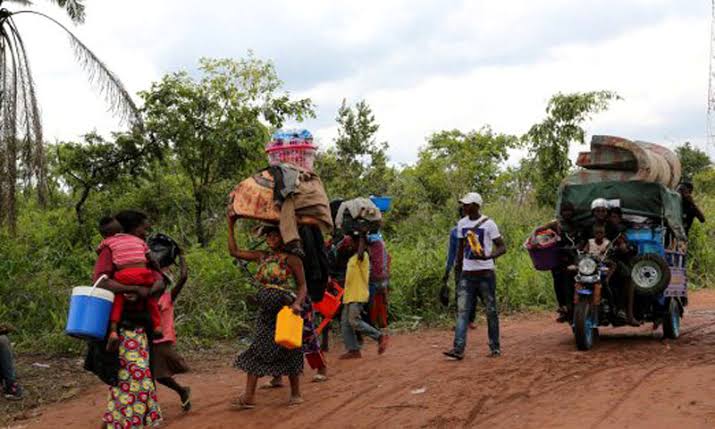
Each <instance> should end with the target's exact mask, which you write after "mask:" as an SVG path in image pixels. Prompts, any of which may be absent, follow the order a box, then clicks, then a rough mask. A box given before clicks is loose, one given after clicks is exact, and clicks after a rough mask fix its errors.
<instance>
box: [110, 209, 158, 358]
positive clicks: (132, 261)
mask: <svg viewBox="0 0 715 429" xmlns="http://www.w3.org/2000/svg"><path fill="white" fill-rule="evenodd" d="M99 230H100V233H101V234H102V237H103V238H104V240H103V241H102V243H100V245H99V247H98V248H97V252H98V253H100V252H101V251H102V249H103V248H105V247H108V248H109V249H110V250H111V252H112V263H113V264H114V265H115V266H116V267H117V271H116V273H115V274H114V280H116V281H117V282H119V283H122V284H126V285H137V286H145V287H147V288H154V287H156V288H160V287H162V286H163V280H162V279H161V276H157V274H156V273H155V272H154V271H152V270H151V269H150V259H149V246H147V244H146V243H145V242H144V241H142V240H141V239H140V238H139V237H136V236H134V235H131V234H124V233H123V232H121V231H122V230H121V226H120V223H119V222H118V221H117V219H115V218H112V217H105V218H102V220H100V225H99ZM131 299H132V298H130V297H128V296H126V295H125V294H116V295H115V296H114V303H113V304H112V313H111V315H110V327H109V337H108V340H107V347H108V348H109V349H110V350H113V349H115V348H116V347H117V346H118V345H119V334H118V332H117V328H118V323H119V321H120V320H121V316H122V311H123V310H124V305H125V302H126V301H130V300H131ZM141 304H143V305H145V306H146V309H147V311H148V312H149V316H150V317H151V322H152V326H153V334H154V338H161V337H162V336H163V334H162V330H161V315H160V313H159V304H158V300H157V299H156V298H154V297H151V296H150V297H148V298H146V299H145V300H144V302H143V303H141Z"/></svg>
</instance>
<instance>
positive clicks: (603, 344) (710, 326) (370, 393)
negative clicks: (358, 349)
mask: <svg viewBox="0 0 715 429" xmlns="http://www.w3.org/2000/svg"><path fill="white" fill-rule="evenodd" d="M691 303H692V305H691V307H690V308H689V310H688V312H687V314H686V318H685V319H684V324H683V335H682V337H681V338H680V339H679V340H677V341H668V340H661V339H660V337H661V334H660V332H659V331H658V332H655V333H654V332H652V331H651V330H650V326H648V327H642V328H638V329H636V328H621V329H619V330H612V329H605V330H602V337H601V341H600V343H599V344H597V346H596V347H595V349H594V350H592V351H590V352H586V353H583V352H578V351H576V350H575V347H574V344H573V339H572V336H571V334H570V332H569V331H568V330H567V328H566V326H564V325H557V324H555V323H554V322H553V321H552V320H551V315H550V314H548V315H547V314H539V315H530V316H520V317H512V318H508V319H506V320H503V321H502V322H503V323H502V338H503V339H502V341H503V343H502V344H503V353H504V354H503V356H502V357H501V358H500V359H496V360H494V359H489V358H487V357H486V356H485V355H486V344H485V343H486V333H485V328H484V327H483V326H480V327H479V328H478V329H477V330H476V331H472V332H471V333H470V338H469V340H470V343H469V346H468V351H467V355H466V358H465V360H464V361H462V362H448V361H445V360H443V359H442V356H441V351H442V350H443V349H445V348H447V347H448V346H449V345H450V343H451V339H452V332H449V331H422V332H418V333H414V334H407V335H400V336H396V337H394V338H393V341H392V344H391V345H392V347H391V349H390V350H388V352H387V353H386V354H385V355H383V356H377V353H376V351H375V347H374V345H373V344H370V345H369V346H368V347H367V348H366V350H365V352H364V356H365V357H364V358H363V359H362V360H360V361H347V362H343V361H337V360H335V359H334V357H335V356H336V354H337V352H333V353H331V354H330V355H329V356H330V358H332V359H331V363H332V366H331V371H332V374H331V375H332V377H331V379H330V380H329V381H328V382H327V383H325V384H311V383H306V384H305V385H304V389H303V395H304V397H305V399H306V402H305V404H304V405H302V406H300V407H298V408H287V407H286V406H285V404H286V401H287V399H288V392H287V391H286V390H285V389H283V390H271V391H260V392H259V396H258V397H257V399H258V403H259V407H258V408H256V409H255V410H250V411H233V410H231V409H230V407H229V403H230V401H231V400H232V399H233V398H234V397H235V396H236V395H237V394H238V393H239V392H240V391H241V390H242V386H243V382H244V376H243V374H241V373H239V372H237V371H235V370H233V369H231V368H230V367H229V363H230V362H228V361H226V362H225V363H222V364H220V365H216V364H213V365H208V366H206V367H205V368H204V369H201V370H200V371H198V372H196V373H194V374H191V375H187V376H185V377H183V379H182V380H183V381H185V382H187V383H189V384H190V385H191V386H192V389H193V392H194V410H193V411H192V412H191V413H189V414H187V415H182V414H181V412H180V409H179V405H178V400H177V398H176V397H175V396H174V395H173V393H172V392H169V391H167V390H166V389H164V388H163V387H162V388H161V389H160V392H159V394H160V396H159V399H160V401H161V403H162V408H163V410H164V415H165V419H166V420H165V422H166V424H165V426H164V427H168V428H172V429H182V428H192V429H195V428H234V427H242V428H254V427H255V428H283V427H284V428H288V427H290V428H300V427H325V428H332V427H346V428H366V427H390V428H395V427H399V428H421V427H425V428H432V427H437V428H441V427H443V428H455V427H488V428H546V427H549V428H561V427H563V428H575V427H578V428H593V429H595V428H607V427H618V428H641V427H642V428H673V427H682V428H713V427H715V348H714V346H715V291H705V292H699V293H697V294H694V295H693V296H691ZM306 381H307V380H306ZM420 392H423V393H420ZM105 395H106V389H105V387H104V386H100V385H97V386H95V387H92V388H91V389H89V390H88V391H87V392H86V393H84V394H82V395H81V396H80V397H78V398H76V399H73V400H70V401H68V402H64V403H61V404H58V405H56V406H53V407H50V408H46V409H42V410H40V411H41V413H42V414H41V415H40V417H38V418H37V419H35V420H34V421H26V422H23V423H21V424H18V425H16V426H15V427H23V428H62V427H68V428H85V427H86V428H94V427H97V426H98V423H97V422H98V421H99V418H100V415H101V411H102V407H103V403H104V398H105Z"/></svg>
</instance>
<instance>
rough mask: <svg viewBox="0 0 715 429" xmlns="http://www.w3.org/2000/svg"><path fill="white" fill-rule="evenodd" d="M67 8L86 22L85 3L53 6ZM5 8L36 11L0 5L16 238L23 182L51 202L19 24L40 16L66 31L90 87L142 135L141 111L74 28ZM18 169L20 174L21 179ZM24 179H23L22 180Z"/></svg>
mask: <svg viewBox="0 0 715 429" xmlns="http://www.w3.org/2000/svg"><path fill="white" fill-rule="evenodd" d="M49 1H51V2H52V3H55V4H56V5H57V6H59V7H61V8H63V9H64V10H65V12H66V13H67V14H68V15H69V17H70V18H71V20H72V22H73V23H75V24H81V23H83V22H84V18H85V6H84V4H83V1H84V0H49ZM3 3H15V4H18V5H20V6H24V7H29V6H32V5H33V4H32V2H31V1H29V0H0V225H1V224H2V223H3V222H4V223H7V225H8V227H9V229H10V232H11V234H14V233H15V230H16V223H17V220H16V218H17V207H16V195H15V189H16V187H17V183H18V180H23V181H24V183H25V184H26V185H30V184H34V185H35V186H36V187H37V192H38V200H39V202H40V204H41V205H44V204H45V203H46V199H47V171H46V157H45V153H44V141H43V137H42V122H41V118H40V108H39V104H38V99H37V91H36V89H35V82H34V80H33V77H32V71H31V69H30V62H29V59H28V56H27V52H26V50H25V44H24V42H23V39H22V35H21V33H20V31H18V27H17V25H16V24H15V18H16V17H20V16H22V15H27V16H39V17H41V18H43V19H45V20H48V21H50V22H51V23H53V24H55V25H56V26H58V27H59V28H60V30H62V31H64V33H65V34H66V35H67V36H68V37H69V40H70V43H71V45H72V47H73V48H74V53H75V57H76V60H77V61H78V62H79V63H80V65H81V66H82V68H83V69H84V70H85V71H86V72H87V73H88V74H89V78H90V82H91V83H92V84H93V86H94V87H96V88H97V89H98V90H99V91H100V93H102V94H103V95H104V96H105V99H106V101H107V102H108V103H109V105H110V107H111V109H110V110H111V111H112V112H113V113H115V114H116V115H118V116H119V117H120V118H121V120H122V121H123V122H128V123H129V124H130V125H131V126H134V127H139V128H140V129H141V127H142V122H141V117H140V115H139V111H138V109H137V107H136V105H135V104H134V102H133V101H132V98H131V97H130V95H129V93H128V92H127V90H126V89H125V88H124V85H122V82H121V81H120V80H119V78H118V77H117V76H116V75H115V74H114V73H112V71H111V70H109V68H107V66H106V65H105V64H104V63H103V62H102V61H101V60H100V59H99V58H98V57H97V56H96V55H95V54H94V52H92V51H91V50H90V49H89V48H88V47H87V46H86V45H85V44H84V43H82V41H81V40H79V39H78V38H77V36H75V35H74V34H73V33H72V31H70V29H69V28H67V27H66V26H65V25H63V24H62V23H60V22H59V21H57V20H56V19H54V18H52V17H50V16H48V15H46V14H44V13H41V12H38V11H35V10H19V11H10V10H7V9H5V8H3ZM18 166H20V173H21V174H18ZM18 176H20V177H18Z"/></svg>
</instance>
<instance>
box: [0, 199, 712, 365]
mask: <svg viewBox="0 0 715 429" xmlns="http://www.w3.org/2000/svg"><path fill="white" fill-rule="evenodd" d="M699 202H700V204H701V206H702V207H703V209H704V211H705V213H706V216H710V214H711V213H715V197H706V198H703V199H702V200H700V201H699ZM22 213H23V215H22V217H21V223H20V231H21V232H22V233H21V235H20V236H19V237H17V239H14V240H10V239H8V238H7V237H0V279H1V280H2V281H0V322H9V323H11V324H13V325H14V326H15V327H16V328H17V333H16V334H15V335H13V341H14V342H15V343H16V344H17V348H18V350H20V351H23V352H36V351H42V352H44V353H51V354H54V355H75V356H76V355H78V354H80V353H81V352H82V350H83V347H84V345H83V344H82V343H81V342H80V341H77V340H74V339H71V338H69V337H67V336H65V335H64V333H63V330H64V324H65V318H66V314H67V305H68V302H69V296H70V291H71V289H72V287H73V286H77V285H86V284H87V283H88V282H89V279H90V277H91V269H92V263H93V261H94V258H95V257H96V254H95V253H94V250H93V249H91V248H88V247H84V246H81V245H77V244H75V240H74V238H73V234H74V231H75V230H74V229H73V225H74V219H73V218H72V216H71V212H70V211H69V210H68V209H53V210H46V211H39V210H24V211H23V212H22ZM484 213H485V214H486V215H487V216H489V217H491V218H492V219H494V220H495V221H496V223H497V225H498V226H499V228H500V231H501V233H502V235H503V237H504V240H505V242H506V244H507V247H508V253H507V254H506V255H504V256H503V257H501V258H500V259H499V260H498V261H497V291H498V292H497V295H498V296H497V298H498V301H499V306H500V310H501V311H503V312H519V311H530V310H537V309H551V308H554V306H555V301H554V296H553V287H552V282H551V277H550V275H549V273H542V272H537V271H535V270H534V269H533V268H532V265H531V261H530V259H529V256H528V254H527V252H526V251H525V250H524V249H523V248H522V243H523V242H524V240H525V239H526V237H527V236H528V234H529V233H530V231H531V229H532V228H533V227H534V226H535V225H538V224H541V223H543V222H545V221H547V220H549V219H550V218H551V217H552V213H550V211H549V210H545V209H540V208H538V207H535V206H533V205H525V206H520V205H517V204H516V203H514V202H512V201H509V200H503V201H499V202H497V203H494V204H491V205H487V206H486V207H485V208H484ZM456 221H457V219H455V216H454V215H453V210H447V209H445V210H441V211H428V210H426V209H421V211H418V212H415V213H413V214H412V215H411V216H409V217H407V218H404V219H402V220H400V222H399V223H393V224H392V225H390V228H388V230H387V236H386V239H387V243H388V249H389V251H390V253H391V255H392V261H393V263H392V278H391V289H390V293H391V295H390V318H391V321H392V323H393V325H394V326H396V327H400V328H406V329H410V328H414V327H418V326H424V325H442V324H444V323H447V322H450V321H451V317H452V314H453V313H452V311H451V310H448V309H445V308H444V307H442V306H441V304H440V303H439V301H438V297H437V295H438V291H439V289H440V287H441V286H442V283H441V278H442V275H443V274H444V266H445V257H446V253H447V242H448V235H449V231H450V229H451V228H452V226H453V225H454V224H455V223H456ZM157 229H158V230H162V228H161V225H158V226H157ZM713 238H715V226H713V225H712V224H711V223H706V224H704V225H699V224H696V225H695V226H694V227H693V230H692V231H691V244H690V261H689V278H690V284H691V287H694V288H702V287H708V286H710V285H711V284H713V280H715V249H714V248H713V247H712V246H711V245H710V243H712V241H713ZM95 240H96V241H97V242H98V240H99V237H95ZM243 240H244V241H243V243H246V241H245V237H244V238H243ZM187 260H188V264H189V267H190V268H189V269H190V279H189V282H188V284H187V286H186V288H185V290H184V292H183V293H182V295H181V297H180V299H179V301H178V303H177V308H176V315H177V318H176V327H177V330H178V333H179V336H180V337H181V338H182V341H184V342H185V343H186V344H190V345H192V346H196V347H207V346H209V345H211V344H213V343H214V342H215V341H219V340H235V339H237V338H240V337H241V336H245V335H246V334H247V333H249V332H250V330H251V327H252V324H253V322H252V320H253V315H254V314H255V307H254V306H253V304H252V303H251V296H252V294H253V291H254V286H252V285H251V283H250V282H249V281H248V278H247V277H246V275H245V274H244V273H243V271H242V270H240V269H239V268H238V267H237V266H236V265H234V263H233V261H232V260H231V258H229V257H228V254H227V251H226V236H225V232H224V233H219V234H218V235H217V236H216V237H215V238H214V240H213V241H212V242H211V244H210V246H209V247H207V248H199V247H192V248H189V249H187ZM451 285H453V282H452V281H450V286H451ZM451 296H453V295H451Z"/></svg>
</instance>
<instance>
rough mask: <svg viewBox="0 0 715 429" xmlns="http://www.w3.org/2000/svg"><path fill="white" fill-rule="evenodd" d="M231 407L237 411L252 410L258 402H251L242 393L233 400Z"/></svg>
mask: <svg viewBox="0 0 715 429" xmlns="http://www.w3.org/2000/svg"><path fill="white" fill-rule="evenodd" d="M231 407H232V408H233V409H234V410H237V411H241V410H252V409H254V408H256V404H249V403H248V402H246V400H245V399H244V398H243V395H240V396H239V397H238V398H236V400H235V401H233V403H231Z"/></svg>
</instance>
